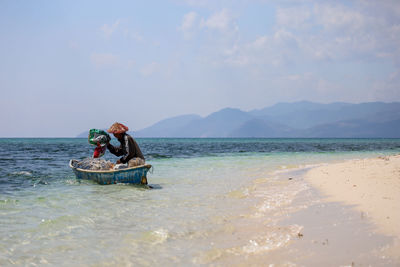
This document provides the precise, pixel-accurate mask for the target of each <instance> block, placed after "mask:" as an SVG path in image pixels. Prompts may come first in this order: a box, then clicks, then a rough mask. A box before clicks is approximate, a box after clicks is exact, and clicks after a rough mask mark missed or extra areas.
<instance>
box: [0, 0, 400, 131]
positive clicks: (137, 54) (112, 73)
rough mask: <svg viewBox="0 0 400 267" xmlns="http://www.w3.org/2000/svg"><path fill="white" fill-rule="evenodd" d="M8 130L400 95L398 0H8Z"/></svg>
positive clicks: (0, 9)
mask: <svg viewBox="0 0 400 267" xmlns="http://www.w3.org/2000/svg"><path fill="white" fill-rule="evenodd" d="M0 38H1V39H0V93H1V96H0V125H1V126H0V137H74V136H76V135H78V134H79V133H82V132H84V131H87V130H88V129H90V128H107V127H109V126H110V125H111V124H112V123H114V122H115V121H118V122H122V123H124V124H126V125H127V126H128V127H129V128H130V130H133V131H136V130H140V129H143V128H145V127H148V126H150V125H152V124H154V123H156V122H158V121H160V120H162V119H165V118H169V117H173V116H178V115H183V114H198V115H201V116H207V115H209V114H210V113H212V112H215V111H218V110H220V109H223V108H226V107H231V108H239V109H241V110H244V111H249V110H253V109H260V108H264V107H267V106H271V105H273V104H275V103H278V102H295V101H302V100H307V101H314V102H320V103H331V102H337V101H341V102H349V103H360V102H371V101H383V102H395V101H400V1H397V0H392V1H391V0H385V1H376V0H346V1H340V0H335V1H321V0H319V1H317V0H282V1H277V0H274V1H273V0H235V1H232V0H162V1H161V0H160V1H155V0H148V1H117V0H116V1H101V0H100V1H99V0H92V1H91V0H88V1H69V0H65V1H63V0H54V1H42V0H36V1H28V0H26V1H21V0H15V1H12V0H0Z"/></svg>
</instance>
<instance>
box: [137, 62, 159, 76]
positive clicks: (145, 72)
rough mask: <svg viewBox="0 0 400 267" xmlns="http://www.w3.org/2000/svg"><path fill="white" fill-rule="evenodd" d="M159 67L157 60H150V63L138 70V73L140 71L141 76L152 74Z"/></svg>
mask: <svg viewBox="0 0 400 267" xmlns="http://www.w3.org/2000/svg"><path fill="white" fill-rule="evenodd" d="M159 67H160V64H159V63H157V62H152V63H149V64H147V65H145V66H144V67H143V68H142V69H141V70H140V73H141V74H142V75H143V76H145V77H147V76H150V75H152V74H154V73H155V72H156V71H158V69H159Z"/></svg>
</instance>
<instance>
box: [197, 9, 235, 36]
mask: <svg viewBox="0 0 400 267" xmlns="http://www.w3.org/2000/svg"><path fill="white" fill-rule="evenodd" d="M232 20H233V18H232V16H231V15H230V14H229V12H228V10H227V9H222V10H221V11H220V12H217V13H214V14H213V15H211V16H210V17H209V18H208V19H202V20H201V22H200V27H202V28H208V29H212V30H219V31H226V30H228V29H229V28H230V25H231V23H232Z"/></svg>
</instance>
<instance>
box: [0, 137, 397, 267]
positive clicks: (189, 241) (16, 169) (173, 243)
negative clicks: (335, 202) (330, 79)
mask: <svg viewBox="0 0 400 267" xmlns="http://www.w3.org/2000/svg"><path fill="white" fill-rule="evenodd" d="M135 140H136V141H137V142H138V144H139V146H140V148H141V150H142V152H143V154H144V156H145V158H146V163H148V164H151V165H152V169H151V170H150V172H149V173H148V175H147V178H148V182H149V185H148V186H141V185H128V184H115V185H99V184H96V183H94V182H91V181H87V180H78V179H76V177H75V175H74V173H73V172H72V170H71V169H70V167H69V165H68V164H69V160H70V159H78V160H79V159H84V158H86V157H90V156H91V155H92V154H93V150H94V146H92V145H90V144H88V142H87V139H80V138H2V139H0V266H250V265H252V266H296V265H297V264H298V263H299V262H302V258H301V256H300V254H301V251H299V249H293V244H294V243H296V240H298V239H299V238H300V237H301V236H302V234H301V233H302V231H303V227H304V225H302V224H301V223H299V222H296V221H295V220H294V221H293V220H290V218H294V217H295V216H296V214H298V213H299V212H301V211H302V210H303V211H304V210H306V209H307V208H310V207H311V206H312V205H315V203H317V202H318V201H319V199H318V197H317V196H316V194H317V193H313V192H314V191H312V190H313V189H312V188H311V187H310V185H308V184H307V183H306V182H305V180H304V179H302V178H301V177H302V175H303V174H304V172H305V171H307V170H308V169H309V168H312V167H315V166H320V165H323V164H326V163H330V162H339V161H343V160H346V159H355V158H368V157H378V156H385V155H394V154H399V153H400V139H255V138H248V139H234V138H215V139H213V138H210V139H209V138H194V139H191V138H188V139H186V138H179V139H174V138H137V139H135ZM112 142H114V144H115V145H117V143H115V140H113V141H112ZM104 158H105V159H107V160H111V161H113V162H115V161H116V160H117V159H118V158H117V157H116V156H114V155H112V154H111V153H109V152H108V151H107V152H106V154H105V155H104ZM298 199H302V201H299V200H298ZM300 250H301V249H300Z"/></svg>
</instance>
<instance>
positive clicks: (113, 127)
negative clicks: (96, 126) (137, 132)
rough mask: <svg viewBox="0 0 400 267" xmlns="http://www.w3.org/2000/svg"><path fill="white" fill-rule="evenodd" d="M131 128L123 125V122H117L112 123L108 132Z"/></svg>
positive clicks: (119, 131)
mask: <svg viewBox="0 0 400 267" xmlns="http://www.w3.org/2000/svg"><path fill="white" fill-rule="evenodd" d="M128 130H129V128H128V127H126V126H125V125H123V124H122V123H119V122H116V123H114V124H113V125H111V127H110V128H109V129H108V130H107V132H109V133H113V134H115V133H117V134H118V133H124V132H126V131H128Z"/></svg>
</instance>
